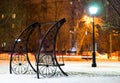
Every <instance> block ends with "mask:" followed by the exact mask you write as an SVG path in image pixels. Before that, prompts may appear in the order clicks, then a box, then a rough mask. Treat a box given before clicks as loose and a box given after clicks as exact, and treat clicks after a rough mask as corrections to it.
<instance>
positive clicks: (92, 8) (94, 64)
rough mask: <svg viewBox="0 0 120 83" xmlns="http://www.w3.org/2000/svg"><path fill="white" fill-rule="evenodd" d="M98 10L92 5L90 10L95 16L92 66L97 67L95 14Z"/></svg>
mask: <svg viewBox="0 0 120 83" xmlns="http://www.w3.org/2000/svg"><path fill="white" fill-rule="evenodd" d="M97 11H98V8H97V7H94V6H91V7H89V12H90V14H91V15H92V17H93V22H92V27H93V35H92V37H93V38H92V39H93V40H92V44H93V52H92V67H96V66H97V64H96V53H95V29H94V16H95V15H96V13H97Z"/></svg>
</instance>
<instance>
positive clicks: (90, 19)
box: [83, 15, 92, 24]
mask: <svg viewBox="0 0 120 83" xmlns="http://www.w3.org/2000/svg"><path fill="white" fill-rule="evenodd" d="M83 19H84V21H85V23H87V24H89V23H91V22H92V18H91V17H88V16H86V15H85V16H84V18H83Z"/></svg>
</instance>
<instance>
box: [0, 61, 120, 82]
mask: <svg viewBox="0 0 120 83" xmlns="http://www.w3.org/2000/svg"><path fill="white" fill-rule="evenodd" d="M62 68H63V70H64V71H65V72H66V73H68V75H69V76H58V77H51V78H40V79H37V76H36V74H24V75H16V74H9V62H7V61H5V62H2V63H1V62H0V83H16V82H17V83H25V82H26V83H120V62H97V67H95V68H93V67H91V62H90V61H84V62H65V66H63V67H62Z"/></svg>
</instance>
